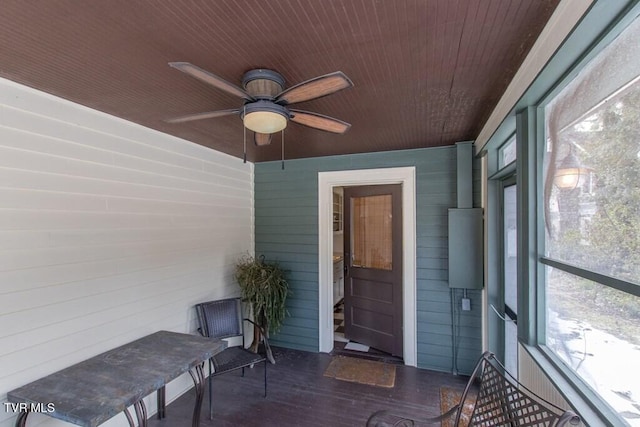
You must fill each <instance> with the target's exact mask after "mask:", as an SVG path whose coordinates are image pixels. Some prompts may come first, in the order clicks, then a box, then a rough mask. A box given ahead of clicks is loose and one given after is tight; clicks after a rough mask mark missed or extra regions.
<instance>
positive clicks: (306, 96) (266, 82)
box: [166, 62, 353, 145]
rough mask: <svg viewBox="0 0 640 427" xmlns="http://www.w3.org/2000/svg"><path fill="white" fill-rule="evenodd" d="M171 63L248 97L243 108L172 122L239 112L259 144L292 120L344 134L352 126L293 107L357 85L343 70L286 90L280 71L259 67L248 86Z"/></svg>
mask: <svg viewBox="0 0 640 427" xmlns="http://www.w3.org/2000/svg"><path fill="white" fill-rule="evenodd" d="M169 65H170V66H171V67H173V68H175V69H177V70H180V71H182V72H183V73H186V74H189V75H190V76H192V77H195V78H196V79H198V80H200V81H202V82H204V83H207V84H210V85H212V86H213V87H216V88H218V89H220V90H223V91H225V92H227V93H229V94H231V95H235V96H237V97H239V98H242V99H243V100H244V104H243V105H242V106H241V107H240V108H233V109H229V110H218V111H210V112H205V113H196V114H189V115H186V116H182V117H176V118H173V119H168V120H166V121H167V122H168V123H182V122H188V121H192V120H202V119H211V118H214V117H222V116H228V115H233V114H238V115H239V116H240V118H241V119H242V121H243V123H244V126H245V127H246V128H247V129H249V130H252V131H253V132H254V142H255V144H256V145H267V144H269V143H270V142H271V134H273V133H276V132H279V131H281V130H283V129H284V128H285V127H286V126H287V123H288V122H289V120H291V121H292V122H294V123H298V124H301V125H304V126H308V127H311V128H315V129H320V130H323V131H327V132H333V133H337V134H343V133H345V132H346V131H347V130H349V128H350V127H351V125H350V124H349V123H346V122H343V121H342V120H338V119H334V118H332V117H328V116H325V115H322V114H318V113H314V112H310V111H303V110H297V109H293V108H289V105H290V104H295V103H297V102H303V101H309V100H312V99H316V98H320V97H322V96H326V95H331V94H332V93H335V92H337V91H339V90H342V89H346V88H349V87H351V86H353V83H352V82H351V80H349V78H348V77H347V76H346V75H344V73H342V72H341V71H336V72H333V73H330V74H325V75H323V76H319V77H315V78H313V79H310V80H307V81H305V82H302V83H299V84H297V85H295V86H291V87H290V88H287V89H284V83H285V81H284V77H282V75H281V74H279V73H277V72H276V71H272V70H267V69H255V70H250V71H247V72H246V73H245V74H244V76H243V78H242V86H243V87H244V89H242V88H240V87H238V86H236V85H235V84H233V83H229V82H228V81H226V80H224V79H222V78H221V77H218V76H216V75H215V74H212V73H210V72H208V71H206V70H203V69H202V68H199V67H197V66H195V65H193V64H190V63H188V62H169Z"/></svg>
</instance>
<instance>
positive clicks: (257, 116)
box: [242, 101, 289, 134]
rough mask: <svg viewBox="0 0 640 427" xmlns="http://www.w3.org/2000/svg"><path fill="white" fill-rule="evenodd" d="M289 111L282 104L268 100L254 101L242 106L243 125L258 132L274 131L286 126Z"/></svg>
mask: <svg viewBox="0 0 640 427" xmlns="http://www.w3.org/2000/svg"><path fill="white" fill-rule="evenodd" d="M288 118H289V111H288V110H287V109H286V108H285V107H283V106H282V105H278V104H275V103H273V102H269V101H256V102H252V103H250V104H247V105H245V106H244V109H243V112H242V122H243V123H244V126H245V127H246V128H247V129H249V130H252V131H254V132H258V133H266V134H268V133H276V132H280V131H281V130H283V129H284V128H286V127H287V120H288Z"/></svg>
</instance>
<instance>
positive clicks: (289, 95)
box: [275, 71, 353, 105]
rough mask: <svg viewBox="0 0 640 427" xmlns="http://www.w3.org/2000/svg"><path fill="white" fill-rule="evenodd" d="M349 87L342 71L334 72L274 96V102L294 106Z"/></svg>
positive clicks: (348, 81) (349, 81)
mask: <svg viewBox="0 0 640 427" xmlns="http://www.w3.org/2000/svg"><path fill="white" fill-rule="evenodd" d="M351 86H353V82H351V80H349V78H348V77H347V76H346V75H344V73H343V72H342V71H336V72H334V73H330V74H325V75H324V76H319V77H316V78H313V79H311V80H307V81H305V82H302V83H299V84H297V85H295V86H291V87H290V88H289V89H286V90H284V91H283V92H281V93H280V94H279V95H278V96H276V99H275V101H276V102H277V103H279V104H283V105H286V104H294V103H296V102H302V101H309V100H310V99H316V98H320V97H322V96H326V95H331V94H332V93H335V92H337V91H339V90H342V89H346V88H348V87H351Z"/></svg>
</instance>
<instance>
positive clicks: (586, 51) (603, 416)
mask: <svg viewBox="0 0 640 427" xmlns="http://www.w3.org/2000/svg"><path fill="white" fill-rule="evenodd" d="M637 16H640V0H594V1H593V3H592V4H591V6H590V8H589V10H588V11H587V12H586V13H585V14H584V16H583V17H582V19H581V21H580V22H579V23H578V24H577V25H576V27H575V28H574V30H573V31H572V32H571V34H570V35H569V36H567V38H566V40H565V41H564V42H563V44H562V45H561V46H560V48H559V49H558V50H557V52H556V54H555V55H554V56H553V57H552V58H551V59H550V60H549V61H548V62H547V64H546V65H545V66H544V67H543V69H542V70H541V71H540V73H539V74H538V76H537V77H536V78H535V79H534V81H533V82H532V83H531V85H530V86H529V87H528V89H527V90H526V91H525V92H524V94H523V95H522V97H521V98H520V99H519V100H518V101H517V103H516V105H514V106H513V109H512V111H511V113H510V114H509V115H507V117H505V118H504V119H503V121H502V123H501V124H500V125H499V126H498V128H497V130H496V131H495V132H494V134H493V136H492V137H490V138H489V140H488V141H487V142H486V144H484V145H483V147H482V149H481V150H479V154H481V155H483V156H484V160H483V165H484V166H483V168H484V171H483V175H484V185H485V188H484V192H485V204H486V207H487V213H486V215H487V218H486V225H485V232H486V236H487V237H486V239H487V241H486V248H487V259H486V268H487V271H486V273H485V274H486V283H487V288H486V291H485V292H486V295H485V298H486V301H487V302H488V301H489V300H490V297H491V290H492V289H493V288H491V285H492V284H494V286H495V282H496V281H497V280H498V277H497V276H496V275H497V274H499V269H498V268H497V267H498V266H497V259H496V254H497V253H498V247H497V246H498V242H497V241H496V238H497V237H496V236H494V235H493V233H495V232H497V229H496V224H495V222H496V212H495V208H496V204H497V200H496V197H497V195H496V191H497V185H498V184H497V181H498V180H499V179H500V178H504V177H505V176H507V175H508V174H510V173H515V175H516V178H517V182H516V185H517V186H518V195H517V204H518V212H519V213H518V253H519V254H522V255H519V256H518V340H519V344H520V351H524V352H526V353H527V354H528V355H529V356H530V357H531V359H532V360H533V361H534V362H535V363H536V364H537V365H538V367H539V368H540V369H541V371H542V372H544V373H545V375H546V376H548V378H549V380H550V381H551V382H552V383H553V384H554V385H555V387H556V388H557V390H558V391H559V392H560V394H561V396H562V397H563V398H564V399H565V400H566V401H567V402H568V403H569V404H570V405H571V406H573V407H574V408H575V409H576V410H577V411H578V412H579V413H580V414H581V415H582V417H583V419H584V420H585V421H587V422H588V424H589V425H590V426H596V425H607V426H614V425H619V423H620V421H618V420H619V418H618V415H617V413H616V412H614V411H613V410H612V409H611V407H610V406H609V405H608V404H606V403H605V402H604V400H602V398H600V397H599V396H597V395H596V394H595V393H594V392H592V391H591V389H590V388H587V387H584V386H583V383H582V380H580V379H579V378H578V377H577V375H575V374H574V373H573V372H572V371H571V370H570V368H568V367H566V366H565V365H564V363H562V362H561V361H560V360H559V358H558V357H557V356H555V354H552V353H551V351H550V350H549V349H548V348H546V347H545V346H544V345H541V343H544V342H545V338H546V337H545V328H546V324H545V320H546V300H545V275H546V272H545V270H546V268H547V264H545V263H553V264H554V266H555V261H557V260H550V261H546V260H545V261H543V260H542V258H545V250H544V248H545V229H544V205H543V203H542V202H543V200H544V195H543V191H542V189H543V188H544V182H543V165H544V155H545V153H544V151H545V114H544V113H545V110H544V107H545V106H546V105H547V104H548V103H549V102H550V101H551V100H552V99H553V98H554V97H555V96H556V95H557V94H558V93H559V92H560V91H561V90H562V89H563V88H564V87H565V86H566V85H567V84H568V83H569V82H571V81H572V80H573V79H574V78H575V77H576V76H577V75H578V73H579V72H580V70H582V68H583V67H584V66H585V65H586V64H587V63H588V62H589V61H590V60H591V59H593V58H594V57H595V56H596V55H597V54H599V53H600V51H601V50H602V49H604V48H605V47H606V46H607V45H608V44H609V43H610V42H611V41H613V40H614V39H615V38H616V37H617V36H618V35H619V34H620V33H621V32H622V31H623V30H624V29H625V28H626V27H627V26H628V25H629V24H630V23H631V21H633V20H634V19H635V18H636V17H637ZM514 132H515V136H516V140H517V144H516V161H515V164H509V165H503V167H498V165H499V162H500V158H501V156H502V148H503V147H504V145H505V144H506V143H508V142H509V141H510V140H511V139H512V137H513V134H514ZM572 267H575V266H567V267H566V268H569V269H572ZM583 270H584V269H583ZM572 271H573V270H572ZM596 274H597V273H596ZM588 278H590V279H591V277H588ZM597 279H598V280H595V281H597V282H598V283H602V284H606V285H612V286H611V287H614V288H616V289H619V288H623V289H619V290H624V291H626V290H627V288H628V287H629V284H627V283H619V282H617V279H613V278H611V279H613V281H610V278H607V277H597ZM631 289H634V288H631ZM485 311H486V312H487V313H489V314H487V315H486V322H487V326H486V328H487V329H486V331H490V326H491V319H492V318H491V316H492V314H491V313H490V308H486V310H485ZM491 344H492V342H491V337H490V336H488V337H487V336H485V345H488V347H491ZM611 420H614V421H611ZM614 422H615V423H616V424H614Z"/></svg>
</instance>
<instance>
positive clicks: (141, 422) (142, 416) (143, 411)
mask: <svg viewBox="0 0 640 427" xmlns="http://www.w3.org/2000/svg"><path fill="white" fill-rule="evenodd" d="M133 407H134V408H135V410H136V418H137V419H138V426H139V427H147V407H146V406H145V404H144V400H142V399H140V400H138V401H137V402H136V403H135V404H134V405H133Z"/></svg>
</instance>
